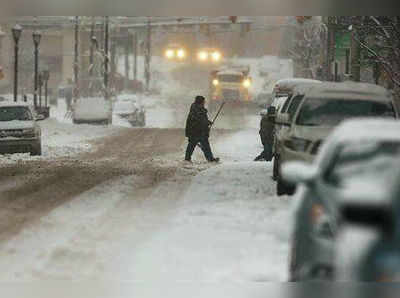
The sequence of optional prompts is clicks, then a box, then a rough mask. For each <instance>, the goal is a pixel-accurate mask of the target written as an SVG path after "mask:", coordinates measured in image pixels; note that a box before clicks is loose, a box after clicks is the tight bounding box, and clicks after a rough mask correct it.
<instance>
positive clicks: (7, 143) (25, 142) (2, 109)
mask: <svg viewBox="0 0 400 298" xmlns="http://www.w3.org/2000/svg"><path fill="white" fill-rule="evenodd" d="M37 120H43V116H41V115H38V116H37V117H36V118H35V117H34V113H33V111H32V109H31V108H30V106H29V105H26V104H18V103H2V104H0V153H3V154H4V153H26V152H29V153H30V154H31V155H41V154H42V142H41V135H42V133H41V129H40V126H39V125H38V124H37V122H36V121H37Z"/></svg>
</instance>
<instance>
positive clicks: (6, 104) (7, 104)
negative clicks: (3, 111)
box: [0, 101, 30, 108]
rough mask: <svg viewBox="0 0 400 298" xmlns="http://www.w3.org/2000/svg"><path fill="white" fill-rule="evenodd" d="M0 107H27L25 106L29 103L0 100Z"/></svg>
mask: <svg viewBox="0 0 400 298" xmlns="http://www.w3.org/2000/svg"><path fill="white" fill-rule="evenodd" d="M0 107H27V108H29V107H30V105H29V104H28V103H25V102H13V101H4V102H0Z"/></svg>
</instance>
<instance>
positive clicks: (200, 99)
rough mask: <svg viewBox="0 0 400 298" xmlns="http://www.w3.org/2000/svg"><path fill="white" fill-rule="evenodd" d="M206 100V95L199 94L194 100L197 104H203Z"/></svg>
mask: <svg viewBox="0 0 400 298" xmlns="http://www.w3.org/2000/svg"><path fill="white" fill-rule="evenodd" d="M205 101H206V99H205V98H204V96H201V95H198V96H196V99H195V101H194V103H195V104H203V103H204V102H205Z"/></svg>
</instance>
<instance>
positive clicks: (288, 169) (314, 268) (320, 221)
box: [282, 120, 400, 281]
mask: <svg viewBox="0 0 400 298" xmlns="http://www.w3.org/2000/svg"><path fill="white" fill-rule="evenodd" d="M399 131H400V122H398V121H396V120H352V121H347V122H345V123H343V124H342V125H340V126H339V127H338V128H337V129H336V130H335V131H334V133H333V134H332V135H331V136H330V137H329V138H328V140H327V141H326V143H325V144H324V145H323V146H322V148H321V151H320V153H319V154H318V156H317V158H316V160H315V161H314V162H313V163H312V164H310V163H306V162H304V161H303V162H300V161H297V162H291V163H287V164H285V165H283V167H282V176H283V178H284V179H285V181H287V182H289V183H292V184H298V189H297V192H296V195H295V197H294V201H295V202H296V208H295V215H294V217H295V224H294V228H293V235H292V243H291V247H292V248H291V254H290V269H289V271H290V280H291V281H302V280H313V279H326V280H332V279H333V278H335V273H336V266H334V259H335V256H336V238H337V235H338V231H339V228H340V224H341V220H340V216H339V215H340V212H339V205H340V204H339V203H340V202H341V201H342V200H343V198H346V197H348V194H352V196H354V197H357V198H367V196H365V194H369V195H368V197H370V196H371V194H377V193H378V194H379V192H382V191H384V190H385V183H386V181H387V178H388V177H390V175H391V173H392V172H393V167H396V166H395V165H398V164H399V163H398V162H397V161H398V160H399V158H400V134H399V133H398V132H399ZM357 194H358V195H357ZM363 194H364V195H363ZM345 249H346V248H345ZM336 278H337V277H336Z"/></svg>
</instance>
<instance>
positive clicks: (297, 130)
mask: <svg viewBox="0 0 400 298" xmlns="http://www.w3.org/2000/svg"><path fill="white" fill-rule="evenodd" d="M333 130H334V127H332V126H303V125H295V126H293V129H292V135H293V136H294V137H296V138H300V139H305V140H310V141H318V140H325V139H326V138H327V137H328V136H329V135H330V133H331V132H332V131H333Z"/></svg>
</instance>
